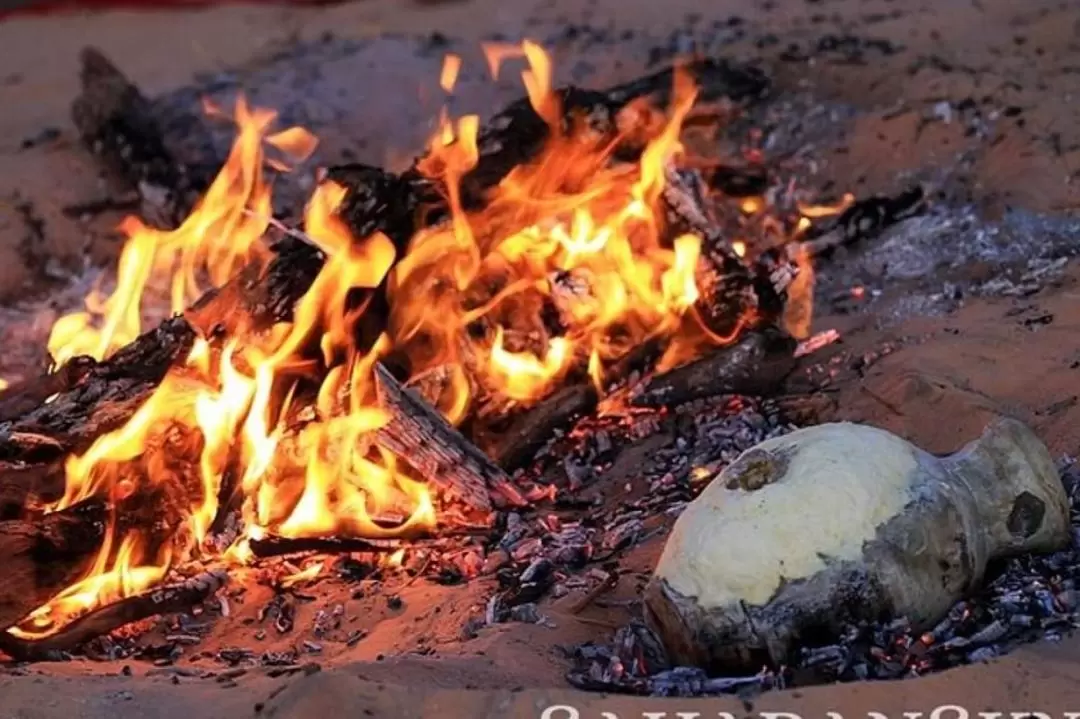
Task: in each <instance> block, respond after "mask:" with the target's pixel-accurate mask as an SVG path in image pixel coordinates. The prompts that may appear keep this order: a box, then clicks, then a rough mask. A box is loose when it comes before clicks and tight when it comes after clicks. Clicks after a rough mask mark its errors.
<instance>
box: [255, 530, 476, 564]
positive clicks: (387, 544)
mask: <svg viewBox="0 0 1080 719" xmlns="http://www.w3.org/2000/svg"><path fill="white" fill-rule="evenodd" d="M468 536H482V535H480V534H474V533H472V532H457V531H453V530H451V531H450V532H445V531H439V530H435V531H434V532H430V531H425V530H416V531H410V532H407V533H405V534H404V535H402V536H397V537H387V538H376V537H369V538H365V537H281V536H278V535H270V536H267V537H263V538H262V539H252V540H251V541H250V542H249V544H248V546H249V547H250V548H251V553H252V554H253V555H254V556H255V557H258V558H259V559H265V558H267V557H280V556H284V555H286V554H305V553H314V554H351V553H353V552H369V553H371V554H386V553H390V552H396V551H397V550H399V549H435V548H442V547H445V546H447V543H446V540H447V539H453V538H457V537H468Z"/></svg>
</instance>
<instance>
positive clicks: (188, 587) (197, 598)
mask: <svg viewBox="0 0 1080 719" xmlns="http://www.w3.org/2000/svg"><path fill="white" fill-rule="evenodd" d="M227 582H228V575H227V574H226V573H225V571H224V570H214V571H210V572H204V573H202V574H199V575H196V576H194V577H191V578H190V579H185V580H183V581H180V582H176V583H175V584H167V585H165V586H163V587H158V588H156V589H151V590H148V591H145V592H142V593H140V594H135V595H132V596H130V597H125V598H124V599H121V600H119V601H117V602H113V603H112V604H108V605H106V606H103V607H99V608H97V609H94V610H93V611H91V612H89V613H87V614H84V615H83V616H81V617H79V618H78V619H75V620H74V621H72V622H70V623H69V624H67V625H65V626H64V627H62V628H61V629H60V630H59V631H57V632H56V633H54V634H50V635H49V636H47V637H44V638H42V639H35V640H28V639H21V638H18V637H15V636H14V635H12V634H10V633H9V632H0V652H4V653H5V654H7V655H8V656H10V657H11V658H12V659H15V660H17V661H57V660H62V659H63V658H64V653H66V652H69V651H71V650H73V649H76V648H78V647H79V646H80V645H82V644H84V643H86V642H88V641H90V640H91V639H94V638H96V637H99V636H102V635H104V634H108V633H109V632H111V631H113V630H116V629H119V628H120V627H123V626H125V625H127V624H131V623H133V622H138V621H142V620H143V619H149V618H150V617H156V616H160V615H163V614H175V613H177V612H185V611H188V610H189V609H191V608H192V607H194V606H195V605H197V604H199V603H201V602H203V601H205V600H207V599H209V598H210V597H212V596H213V595H214V594H215V593H217V591H218V590H219V589H221V588H222V587H224V586H225V584H226V583H227Z"/></svg>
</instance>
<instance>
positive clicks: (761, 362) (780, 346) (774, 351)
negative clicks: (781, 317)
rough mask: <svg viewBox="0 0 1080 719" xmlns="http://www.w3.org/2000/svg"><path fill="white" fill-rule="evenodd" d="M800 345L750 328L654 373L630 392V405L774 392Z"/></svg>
mask: <svg viewBox="0 0 1080 719" xmlns="http://www.w3.org/2000/svg"><path fill="white" fill-rule="evenodd" d="M797 345H798V343H797V342H796V341H795V340H794V339H793V338H792V337H791V336H790V335H788V334H787V333H785V332H783V331H782V330H779V329H777V328H775V327H766V328H764V329H763V330H761V331H755V332H750V333H748V334H746V335H745V336H744V337H743V338H742V339H740V340H739V341H737V342H735V343H734V344H731V345H727V346H725V347H720V348H718V349H716V350H714V351H713V352H712V353H710V354H708V355H706V356H705V357H702V358H701V359H698V360H694V361H693V362H690V363H689V364H685V365H682V366H681V367H676V368H675V369H673V370H670V371H668V372H664V373H663V374H659V375H656V376H655V377H652V378H651V379H649V380H648V381H646V382H644V383H643V384H641V385H640V386H638V387H636V388H635V389H634V390H633V391H632V392H631V400H630V401H631V404H634V405H637V406H639V407H661V406H669V407H670V406H675V405H679V404H684V403H686V402H690V401H692V400H695V399H700V398H703V397H714V396H716V395H720V394H744V395H754V396H762V395H769V394H772V393H774V392H775V391H776V390H777V388H778V387H779V386H780V385H781V384H782V383H783V381H784V379H785V378H786V377H787V376H788V375H789V374H791V371H792V370H793V369H794V368H795V361H796V360H795V348H796V346H797Z"/></svg>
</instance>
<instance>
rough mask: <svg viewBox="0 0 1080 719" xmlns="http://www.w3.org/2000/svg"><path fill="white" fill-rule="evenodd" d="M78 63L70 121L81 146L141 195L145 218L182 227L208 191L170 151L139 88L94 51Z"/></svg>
mask: <svg viewBox="0 0 1080 719" xmlns="http://www.w3.org/2000/svg"><path fill="white" fill-rule="evenodd" d="M80 60H81V63H82V69H81V72H80V80H81V83H82V90H81V92H80V93H79V96H78V97H77V98H76V99H75V101H74V103H72V107H71V118H72V120H73V121H74V123H75V127H76V128H77V129H78V131H79V135H80V136H81V137H82V140H83V142H84V143H85V144H86V145H87V147H89V148H90V151H91V152H93V153H94V154H95V155H98V156H99V157H101V158H102V159H103V160H104V161H105V163H106V164H107V165H108V166H109V167H110V168H111V169H112V170H113V172H115V173H116V174H118V175H119V176H120V177H121V178H123V179H124V180H125V181H126V182H127V183H128V184H129V185H131V187H133V188H135V189H136V190H138V193H139V196H140V197H141V198H142V205H143V213H142V214H143V216H144V217H146V218H147V219H154V220H156V221H157V222H158V223H159V224H161V225H164V226H170V225H175V224H177V223H179V221H180V220H181V219H182V218H183V216H184V215H185V214H187V212H188V210H189V209H190V208H191V205H192V203H193V202H194V200H195V199H196V197H197V194H198V193H199V192H200V191H202V190H203V189H205V188H204V187H201V186H196V185H197V183H193V181H192V179H191V178H190V177H189V173H188V172H187V170H186V169H185V168H184V166H183V165H182V164H180V163H179V162H178V161H177V160H176V158H175V157H173V155H172V153H170V152H169V150H168V149H167V147H166V145H165V140H164V138H163V136H162V132H161V128H160V127H159V126H158V123H157V121H156V120H155V119H154V115H153V112H152V108H151V104H150V101H149V100H148V99H147V98H146V97H145V96H144V95H143V94H142V93H141V92H140V91H139V88H138V87H136V86H135V85H134V84H132V83H131V82H130V81H129V80H128V79H127V78H126V77H125V76H124V74H123V73H122V72H120V71H119V70H118V69H117V68H116V66H115V65H113V64H112V62H110V61H109V59H108V58H106V57H105V55H103V54H102V53H101V51H100V50H98V49H96V48H93V47H87V48H84V49H83V51H82V54H81V55H80Z"/></svg>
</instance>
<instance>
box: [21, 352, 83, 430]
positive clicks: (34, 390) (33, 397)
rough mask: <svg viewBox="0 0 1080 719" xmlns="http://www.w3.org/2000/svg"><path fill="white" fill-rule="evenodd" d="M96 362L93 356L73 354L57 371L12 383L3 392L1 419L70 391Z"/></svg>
mask: <svg viewBox="0 0 1080 719" xmlns="http://www.w3.org/2000/svg"><path fill="white" fill-rule="evenodd" d="M95 364H96V363H95V362H94V360H93V359H92V358H90V357H73V358H71V359H70V360H68V361H67V362H66V363H64V366H63V367H61V368H60V369H59V370H58V371H56V372H49V373H47V374H43V375H40V376H38V377H31V378H29V379H25V380H23V381H21V382H16V383H14V384H12V385H11V386H9V387H8V388H7V389H5V390H3V391H2V392H0V422H7V421H8V420H11V419H15V418H16V417H19V416H21V415H23V414H24V413H26V412H29V411H30V410H32V409H34V408H35V407H37V406H38V405H40V404H42V403H43V402H44V401H45V400H47V399H48V398H49V397H52V396H53V395H54V394H60V393H61V392H67V391H68V390H69V389H71V388H72V387H74V386H75V385H76V384H78V383H79V382H80V381H82V379H83V378H84V377H85V376H86V374H87V373H88V372H89V371H90V370H91V369H92V368H93V367H94V365H95Z"/></svg>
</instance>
